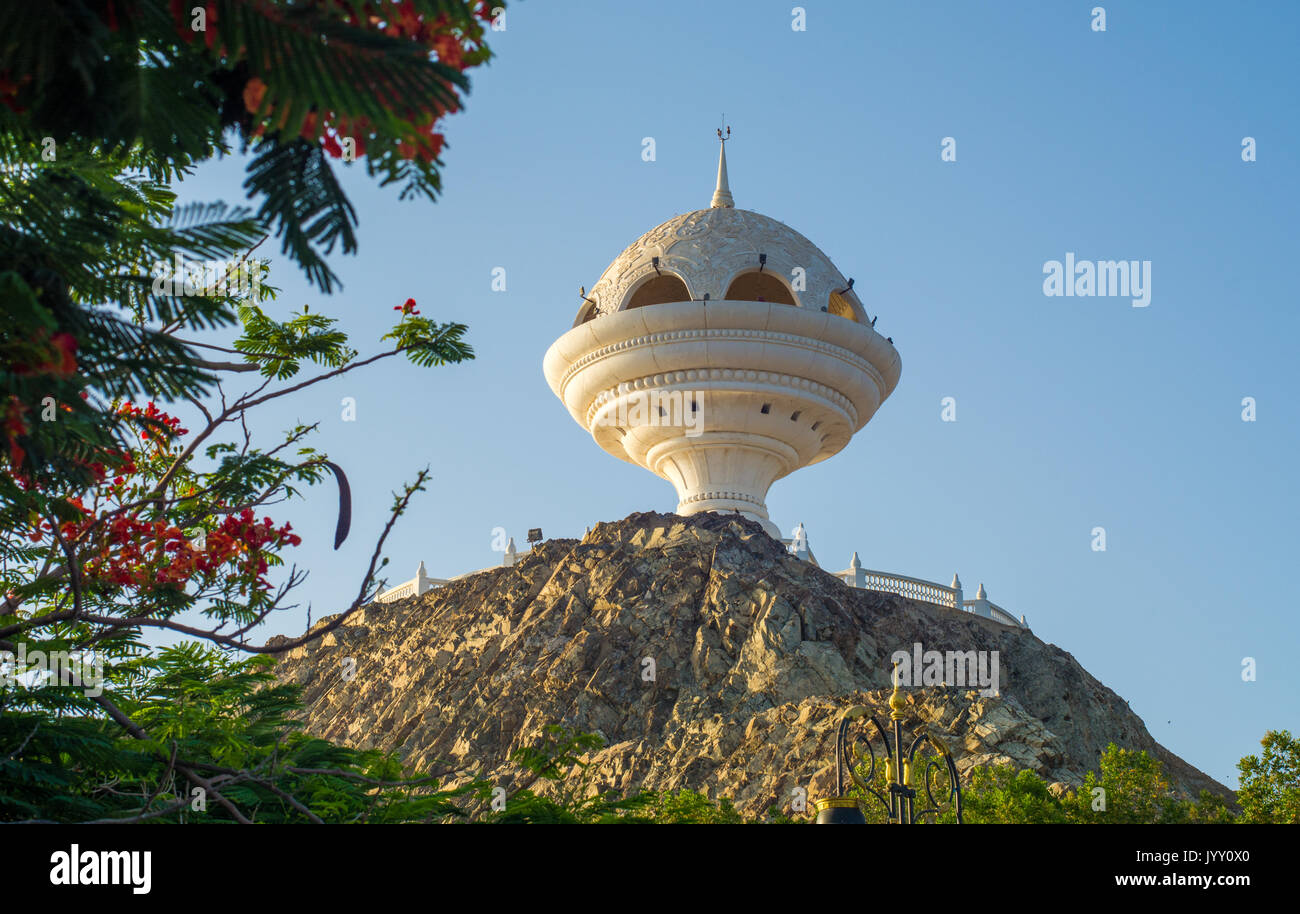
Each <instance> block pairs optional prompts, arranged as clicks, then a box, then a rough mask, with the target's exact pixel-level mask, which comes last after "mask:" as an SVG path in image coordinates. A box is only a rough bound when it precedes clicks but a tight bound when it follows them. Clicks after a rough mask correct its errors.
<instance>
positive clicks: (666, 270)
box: [574, 207, 868, 326]
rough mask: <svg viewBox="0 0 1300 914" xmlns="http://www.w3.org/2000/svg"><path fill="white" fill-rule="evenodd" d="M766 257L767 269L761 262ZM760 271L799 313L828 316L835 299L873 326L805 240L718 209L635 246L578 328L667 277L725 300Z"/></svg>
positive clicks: (754, 217)
mask: <svg viewBox="0 0 1300 914" xmlns="http://www.w3.org/2000/svg"><path fill="white" fill-rule="evenodd" d="M760 254H766V255H767V258H766V263H764V264H760V263H759V255H760ZM656 257H658V258H659V269H658V271H656V270H655V264H654V258H656ZM760 269H761V270H762V272H763V273H765V274H770V275H771V276H773V277H775V278H777V279H779V280H780V281H781V282H782V284H783V285H784V286H785V287H786V289H787V291H788V292H789V294H790V295H791V297H792V298H793V300H794V303H795V304H796V305H797V306H799V307H802V308H808V309H810V310H813V311H824V310H826V309H827V307H828V306H829V305H830V301H831V293H833V292H836V293H840V298H841V299H842V300H843V301H844V302H845V303H846V304H848V306H849V307H850V308H851V309H852V317H851V319H852V320H855V321H858V322H860V323H863V322H866V321H867V320H868V318H867V313H866V310H865V309H864V308H863V306H862V303H861V302H860V301H859V300H858V297H857V295H855V294H854V293H853V291H852V290H849V291H845V290H846V288H847V287H848V280H847V279H846V278H845V277H844V275H843V274H842V273H840V271H839V270H837V269H836V268H835V265H834V264H833V263H831V261H830V258H829V257H827V256H826V255H825V254H823V253H822V252H821V251H820V250H819V249H818V248H817V246H816V245H815V244H813V243H812V242H811V241H809V240H808V239H807V238H805V237H804V236H803V235H801V234H799V233H798V232H796V231H795V230H794V229H792V228H790V227H789V226H788V225H785V224H784V223H782V222H778V221H777V220H775V219H771V218H769V217H767V216H764V215H762V214H761V213H755V212H751V211H750V210H744V209H733V208H731V207H713V208H710V209H699V210H695V211H694V212H689V213H684V214H682V215H680V216H674V217H673V218H672V219H669V220H668V221H667V222H664V223H662V224H661V225H657V226H655V227H654V228H652V229H651V230H650V231H648V232H646V233H645V234H644V235H642V236H641V237H640V238H638V239H637V240H636V241H634V242H633V243H632V244H631V245H629V246H628V247H627V249H626V250H624V251H623V253H622V254H619V255H618V257H617V258H615V260H614V262H613V263H611V264H610V265H609V267H608V268H607V269H606V270H605V272H604V273H603V274H601V277H600V279H599V280H598V281H597V282H596V285H595V286H593V287H592V290H591V292H590V293H589V294H588V296H587V297H588V298H589V299H590V300H591V301H592V302H594V303H595V304H594V305H592V304H590V303H584V305H583V307H582V309H581V310H580V311H579V313H578V317H577V319H576V320H575V321H574V326H577V325H578V324H580V323H582V322H583V321H584V320H590V319H591V318H593V317H597V316H599V315H601V314H612V313H614V312H616V311H623V310H625V309H626V308H627V306H628V303H629V302H630V301H631V300H632V296H633V295H634V294H635V293H636V291H637V290H638V288H640V287H641V286H642V285H644V284H645V283H647V282H649V281H651V280H653V279H655V278H656V277H658V276H661V275H671V276H676V277H678V278H679V279H681V280H682V282H683V283H685V284H686V290H687V292H688V293H689V298H690V299H693V300H695V301H701V300H703V299H704V297H705V295H706V294H707V295H708V297H709V299H710V300H712V301H719V300H721V299H723V298H724V297H726V295H725V293H726V292H727V289H728V288H729V287H730V285H731V283H732V281H733V280H734V279H735V278H736V277H738V276H741V275H744V274H746V273H753V272H758V271H759V270H760ZM843 316H845V317H848V316H849V315H847V314H844V315H843Z"/></svg>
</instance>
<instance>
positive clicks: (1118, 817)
mask: <svg viewBox="0 0 1300 914" xmlns="http://www.w3.org/2000/svg"><path fill="white" fill-rule="evenodd" d="M1098 761H1099V765H1098V768H1099V770H1098V771H1090V772H1088V773H1087V775H1086V776H1085V777H1084V783H1083V786H1082V787H1080V788H1078V789H1077V790H1065V791H1061V792H1059V793H1054V792H1052V790H1050V789H1049V785H1048V784H1047V782H1045V781H1044V780H1043V779H1042V778H1040V777H1039V776H1038V775H1037V774H1035V773H1034V772H1032V771H1028V770H1016V769H1015V768H1014V767H1012V766H1010V765H997V766H993V767H982V768H976V769H975V770H974V771H973V772H972V776H971V781H970V784H969V786H968V787H967V788H966V789H965V790H964V791H963V794H962V797H963V812H964V818H965V820H966V821H967V822H969V823H972V824H1065V823H1070V824H1085V825H1086V824H1093V825H1113V824H1134V825H1141V824H1174V823H1179V822H1186V823H1202V824H1213V823H1225V822H1232V821H1237V820H1235V819H1234V817H1233V815H1232V812H1231V810H1230V809H1229V808H1228V804H1227V803H1226V801H1225V800H1224V799H1223V798H1222V797H1220V796H1216V795H1215V794H1212V793H1210V792H1209V791H1202V792H1201V795H1200V797H1199V798H1198V799H1197V800H1195V801H1192V800H1185V799H1181V798H1179V797H1178V796H1177V795H1175V793H1174V792H1173V789H1172V788H1171V786H1170V784H1169V780H1168V778H1166V777H1165V774H1164V764H1163V763H1162V762H1161V761H1160V760H1159V759H1155V758H1152V757H1151V756H1150V755H1148V754H1147V753H1146V752H1145V751H1134V750H1131V749H1120V748H1118V747H1117V746H1115V744H1113V743H1112V744H1110V745H1109V746H1107V747H1106V750H1105V751H1104V752H1103V753H1102V754H1101V758H1100V759H1099V760H1098Z"/></svg>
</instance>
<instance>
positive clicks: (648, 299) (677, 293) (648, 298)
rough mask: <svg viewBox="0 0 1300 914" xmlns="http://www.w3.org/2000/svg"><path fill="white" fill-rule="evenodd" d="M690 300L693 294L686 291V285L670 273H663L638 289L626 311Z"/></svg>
mask: <svg viewBox="0 0 1300 914" xmlns="http://www.w3.org/2000/svg"><path fill="white" fill-rule="evenodd" d="M690 300H691V293H690V292H688V291H686V283H684V282H682V281H681V279H680V278H678V277H676V276H673V275H672V274H670V273H663V274H661V275H659V276H656V277H655V278H654V279H652V280H650V281H649V282H647V283H645V284H644V285H642V286H641V287H640V288H639V289H637V290H636V292H635V293H634V294H633V295H632V298H631V300H630V301H628V303H627V309H626V310H631V309H632V308H644V307H645V306H646V305H663V304H666V303H668V302H675V301H690Z"/></svg>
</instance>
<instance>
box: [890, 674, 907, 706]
mask: <svg viewBox="0 0 1300 914" xmlns="http://www.w3.org/2000/svg"><path fill="white" fill-rule="evenodd" d="M906 707H907V699H906V698H904V697H903V693H902V691H901V690H900V689H899V688H898V661H897V660H895V661H894V693H893V694H892V695H890V696H889V717H890V719H891V720H902V719H903V716H904V715H903V709H904V708H906Z"/></svg>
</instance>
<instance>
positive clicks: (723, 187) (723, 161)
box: [711, 127, 736, 209]
mask: <svg viewBox="0 0 1300 914" xmlns="http://www.w3.org/2000/svg"><path fill="white" fill-rule="evenodd" d="M729 139H731V128H730V127H728V128H727V133H726V135H725V136H724V135H723V133H722V128H721V127H719V128H718V140H719V143H720V146H719V148H718V186H717V187H716V188H715V189H714V191H713V203H712V204H711V206H712V208H713V209H732V208H734V207H735V205H736V201H735V200H733V199H732V198H731V187H730V185H728V183H727V140H729Z"/></svg>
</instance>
